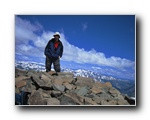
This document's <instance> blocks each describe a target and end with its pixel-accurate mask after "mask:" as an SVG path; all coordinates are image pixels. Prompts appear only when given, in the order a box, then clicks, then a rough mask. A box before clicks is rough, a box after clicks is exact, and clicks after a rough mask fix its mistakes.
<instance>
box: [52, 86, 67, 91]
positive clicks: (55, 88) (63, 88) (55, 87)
mask: <svg viewBox="0 0 150 120" xmlns="http://www.w3.org/2000/svg"><path fill="white" fill-rule="evenodd" d="M53 89H54V90H55V91H61V92H63V91H64V90H65V87H64V86H63V85H60V84H53Z"/></svg>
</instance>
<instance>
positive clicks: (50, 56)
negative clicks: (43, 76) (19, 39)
mask: <svg viewBox="0 0 150 120" xmlns="http://www.w3.org/2000/svg"><path fill="white" fill-rule="evenodd" d="M53 36H54V38H52V39H51V40H49V42H48V43H47V45H46V47H45V51H44V54H45V56H46V61H45V67H46V72H49V71H51V66H52V64H53V66H54V70H55V71H56V75H58V74H57V72H60V71H61V69H60V58H61V57H62V55H63V44H62V42H61V41H60V40H59V38H60V33H59V32H56V33H55V34H54V35H53Z"/></svg>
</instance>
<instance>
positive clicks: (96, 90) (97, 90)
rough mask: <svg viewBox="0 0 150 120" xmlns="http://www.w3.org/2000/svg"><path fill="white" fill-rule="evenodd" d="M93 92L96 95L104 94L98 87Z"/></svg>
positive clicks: (93, 88)
mask: <svg viewBox="0 0 150 120" xmlns="http://www.w3.org/2000/svg"><path fill="white" fill-rule="evenodd" d="M91 92H92V93H94V94H98V93H102V90H101V89H100V88H98V87H92V89H91Z"/></svg>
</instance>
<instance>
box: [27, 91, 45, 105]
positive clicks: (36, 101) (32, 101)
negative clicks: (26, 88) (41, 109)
mask: <svg viewBox="0 0 150 120" xmlns="http://www.w3.org/2000/svg"><path fill="white" fill-rule="evenodd" d="M46 104H47V102H46V100H45V99H43V95H42V92H41V91H40V90H37V91H33V92H32V93H31V96H30V97H29V105H46Z"/></svg>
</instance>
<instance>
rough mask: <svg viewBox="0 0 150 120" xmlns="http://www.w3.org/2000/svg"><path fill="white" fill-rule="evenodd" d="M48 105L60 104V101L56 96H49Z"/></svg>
mask: <svg viewBox="0 0 150 120" xmlns="http://www.w3.org/2000/svg"><path fill="white" fill-rule="evenodd" d="M47 105H60V101H59V100H58V99H56V98H48V99H47Z"/></svg>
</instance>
